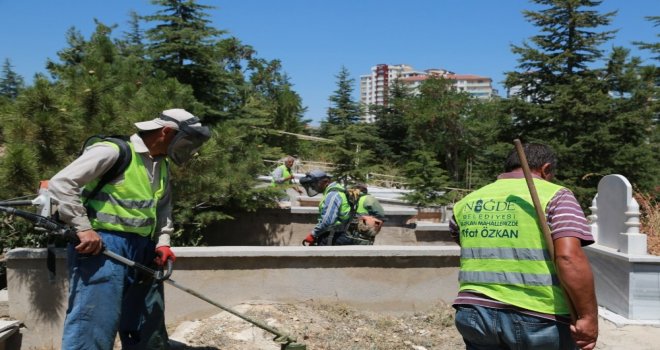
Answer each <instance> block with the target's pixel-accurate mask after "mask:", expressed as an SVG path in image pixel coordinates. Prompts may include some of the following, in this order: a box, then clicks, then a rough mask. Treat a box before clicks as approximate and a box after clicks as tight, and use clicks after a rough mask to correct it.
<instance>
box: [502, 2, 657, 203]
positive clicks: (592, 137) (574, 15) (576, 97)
mask: <svg viewBox="0 0 660 350" xmlns="http://www.w3.org/2000/svg"><path fill="white" fill-rule="evenodd" d="M534 2H535V3H537V4H540V5H545V6H547V8H545V9H543V10H541V11H538V12H532V11H525V16H526V17H527V18H528V19H529V20H530V21H531V22H532V23H533V24H534V25H536V26H537V27H538V28H539V29H540V30H541V31H542V32H543V33H544V34H542V35H536V36H534V37H532V42H533V43H534V44H535V46H534V47H533V46H531V45H529V44H527V43H525V44H524V45H523V46H513V52H514V53H517V54H519V55H520V58H519V63H520V64H519V66H518V68H519V69H520V71H518V72H510V73H508V75H507V79H506V83H505V84H506V86H507V87H509V88H511V87H514V86H517V87H520V88H521V95H520V97H521V98H522V99H521V100H520V101H519V102H513V103H512V104H511V111H512V113H513V117H514V122H515V126H516V129H517V131H516V133H517V134H518V135H519V136H520V137H522V139H523V141H526V142H531V141H538V142H543V143H547V144H550V145H551V146H553V147H554V148H555V150H556V151H557V153H558V155H559V161H560V170H559V173H558V176H557V178H558V180H559V181H560V182H563V183H565V184H567V185H569V186H571V187H573V189H574V190H575V191H576V193H577V194H578V197H579V199H580V200H581V202H582V203H583V205H585V206H588V205H589V203H590V202H591V199H592V198H593V195H594V194H595V189H596V185H597V183H598V181H599V179H600V177H601V176H603V175H606V174H609V173H612V172H615V173H620V174H624V175H626V176H628V178H629V180H630V181H631V182H633V183H635V184H636V185H642V184H648V183H649V181H648V176H651V174H652V173H653V171H652V167H653V165H652V162H650V163H649V161H648V160H649V157H651V153H650V152H651V149H650V147H649V144H648V140H649V136H648V133H649V130H650V128H649V127H648V125H649V122H648V114H646V113H638V112H641V110H638V111H637V112H632V111H629V112H625V111H624V110H623V109H621V108H623V106H624V105H628V104H629V101H627V99H628V95H630V96H634V95H635V93H632V92H627V91H626V90H630V89H631V88H634V87H635V86H638V85H639V82H637V83H636V82H634V81H633V80H634V75H636V74H637V73H634V71H635V70H636V68H635V66H636V65H637V64H638V63H639V61H638V60H636V59H633V60H630V61H628V59H627V52H625V50H622V49H615V51H614V52H613V54H612V56H611V57H612V59H611V60H610V62H609V64H608V68H607V69H594V68H592V67H591V65H593V64H594V63H595V62H596V61H597V60H598V59H599V58H601V57H602V56H603V52H602V51H601V50H600V48H599V46H600V45H601V44H603V43H605V42H606V41H607V40H609V39H610V38H612V36H613V34H614V33H613V32H612V31H602V30H601V31H599V27H602V26H606V25H608V24H609V23H610V21H611V18H612V17H613V16H614V15H615V12H609V13H605V14H601V13H599V12H598V11H597V10H596V9H595V7H597V6H598V5H600V3H601V1H590V0H534ZM612 92H614V93H615V94H617V95H619V96H618V97H617V98H619V100H616V99H615V98H613V97H612V96H610V93H612ZM621 96H624V97H626V98H625V99H621ZM522 100H528V101H531V102H532V103H531V104H530V103H525V102H522ZM640 106H641V105H640ZM628 107H630V106H629V105H628ZM637 127H639V129H637V130H636V131H634V132H631V133H627V132H626V130H628V131H632V129H635V128H637ZM622 133H625V134H626V136H625V137H623V135H622ZM623 149H626V152H625V153H622V152H620V151H619V150H623ZM633 169H636V170H633Z"/></svg>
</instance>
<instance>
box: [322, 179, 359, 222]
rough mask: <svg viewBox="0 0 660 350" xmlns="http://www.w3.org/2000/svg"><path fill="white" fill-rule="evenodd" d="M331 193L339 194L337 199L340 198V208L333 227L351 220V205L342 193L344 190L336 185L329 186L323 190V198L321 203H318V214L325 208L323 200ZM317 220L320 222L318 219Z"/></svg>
mask: <svg viewBox="0 0 660 350" xmlns="http://www.w3.org/2000/svg"><path fill="white" fill-rule="evenodd" d="M332 191H336V192H337V193H339V197H340V198H341V206H340V207H339V215H337V221H336V222H335V225H339V224H345V223H347V222H348V221H349V220H350V219H351V205H350V204H349V203H348V198H346V192H345V191H344V188H343V187H342V186H340V185H338V184H336V183H335V184H330V185H329V186H328V187H326V188H325V191H323V198H321V202H320V203H319V214H320V213H322V212H323V208H324V206H325V198H326V197H327V196H328V193H330V192H332ZM319 220H321V218H320V217H319Z"/></svg>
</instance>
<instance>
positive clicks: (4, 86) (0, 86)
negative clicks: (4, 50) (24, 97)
mask: <svg viewBox="0 0 660 350" xmlns="http://www.w3.org/2000/svg"><path fill="white" fill-rule="evenodd" d="M23 87H24V81H23V77H21V76H20V75H18V74H17V73H16V72H15V71H14V70H13V67H12V65H11V62H10V61H9V59H8V58H7V59H5V62H4V63H3V64H2V74H0V96H3V97H6V98H9V99H12V100H13V99H15V98H16V97H17V96H18V92H19V91H20V90H21V89H22V88H23Z"/></svg>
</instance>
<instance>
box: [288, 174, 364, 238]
mask: <svg viewBox="0 0 660 350" xmlns="http://www.w3.org/2000/svg"><path fill="white" fill-rule="evenodd" d="M300 184H301V185H302V186H303V188H305V191H307V195H308V196H309V197H313V196H315V195H317V194H319V193H322V194H323V198H321V202H320V203H319V218H318V222H317V223H316V226H314V229H313V230H312V232H311V233H310V234H308V235H307V237H305V239H304V241H303V244H307V245H350V244H356V242H355V241H354V240H353V239H351V238H350V237H348V236H347V235H346V228H347V226H348V223H349V221H350V220H351V214H352V213H351V206H350V204H349V202H348V198H347V197H346V191H345V190H344V187H343V186H341V185H340V184H339V183H337V182H335V181H333V180H332V178H331V177H330V175H328V174H326V173H325V172H324V171H322V170H319V169H315V170H312V171H310V172H309V173H307V174H306V175H305V176H304V177H303V178H301V179H300Z"/></svg>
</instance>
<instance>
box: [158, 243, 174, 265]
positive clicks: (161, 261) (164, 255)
mask: <svg viewBox="0 0 660 350" xmlns="http://www.w3.org/2000/svg"><path fill="white" fill-rule="evenodd" d="M169 259H172V262H174V260H176V255H174V252H172V250H171V249H170V247H169V246H167V245H163V246H160V247H158V248H156V258H155V259H154V262H155V263H156V265H158V266H164V265H165V264H166V263H167V260H169Z"/></svg>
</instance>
